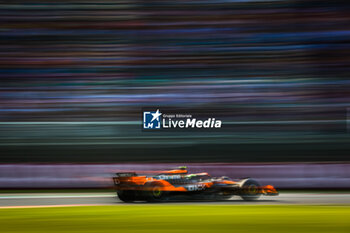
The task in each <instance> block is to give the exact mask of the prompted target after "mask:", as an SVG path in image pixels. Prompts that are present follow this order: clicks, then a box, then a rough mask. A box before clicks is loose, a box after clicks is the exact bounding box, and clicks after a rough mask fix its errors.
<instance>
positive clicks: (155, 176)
mask: <svg viewBox="0 0 350 233" xmlns="http://www.w3.org/2000/svg"><path fill="white" fill-rule="evenodd" d="M113 181H114V187H115V190H116V192H117V194H118V197H119V199H120V200H122V201H124V202H133V201H148V202H159V201H166V200H171V199H176V198H177V199H179V198H180V199H181V198H186V197H187V198H190V199H207V200H228V199H230V198H231V197H232V196H233V195H238V196H240V197H241V198H242V199H243V200H246V201H253V200H257V199H258V198H259V197H260V196H261V195H269V196H275V195H278V192H277V191H276V189H275V188H274V187H273V186H272V185H266V186H261V185H260V184H259V183H258V182H257V181H255V180H253V179H251V178H244V179H240V180H232V179H230V178H228V177H226V176H223V177H211V176H210V175H209V174H208V173H205V172H204V173H196V174H188V171H187V168H186V167H179V168H176V169H174V170H168V171H143V172H138V173H136V172H119V173H115V176H114V177H113Z"/></svg>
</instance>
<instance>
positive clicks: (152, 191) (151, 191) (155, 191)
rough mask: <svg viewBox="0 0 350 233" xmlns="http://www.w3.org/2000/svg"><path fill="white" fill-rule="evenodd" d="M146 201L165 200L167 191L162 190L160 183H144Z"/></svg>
mask: <svg viewBox="0 0 350 233" xmlns="http://www.w3.org/2000/svg"><path fill="white" fill-rule="evenodd" d="M145 187H146V189H147V191H146V195H145V197H146V201H148V202H160V201H164V200H166V196H167V193H166V192H164V191H163V185H162V184H160V183H149V184H146V185H145Z"/></svg>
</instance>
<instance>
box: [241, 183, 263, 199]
mask: <svg viewBox="0 0 350 233" xmlns="http://www.w3.org/2000/svg"><path fill="white" fill-rule="evenodd" d="M259 187H260V184H259V183H258V182H257V181H255V180H253V179H246V180H243V181H242V183H241V191H240V196H241V198H242V199H243V200H245V201H255V200H257V199H259V197H260V196H261V193H260V192H259Z"/></svg>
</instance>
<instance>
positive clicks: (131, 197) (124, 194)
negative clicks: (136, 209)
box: [117, 190, 136, 202]
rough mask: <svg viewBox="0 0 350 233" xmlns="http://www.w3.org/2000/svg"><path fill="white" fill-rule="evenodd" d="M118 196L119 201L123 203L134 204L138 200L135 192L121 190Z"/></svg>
mask: <svg viewBox="0 0 350 233" xmlns="http://www.w3.org/2000/svg"><path fill="white" fill-rule="evenodd" d="M117 194H118V197H119V199H120V200H121V201H123V202H133V201H135V199H136V195H135V194H136V193H135V191H133V190H119V191H117Z"/></svg>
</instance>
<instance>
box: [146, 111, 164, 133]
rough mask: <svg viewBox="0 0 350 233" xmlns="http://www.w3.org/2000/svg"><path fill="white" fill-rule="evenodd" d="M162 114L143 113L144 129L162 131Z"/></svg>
mask: <svg viewBox="0 0 350 233" xmlns="http://www.w3.org/2000/svg"><path fill="white" fill-rule="evenodd" d="M161 119H162V113H161V112H160V111H159V109H157V111H147V112H143V128H144V129H161V128H162V127H161V125H162V124H161V122H160V121H161Z"/></svg>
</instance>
